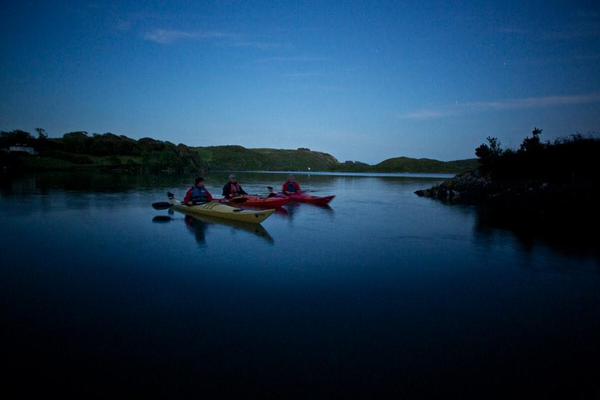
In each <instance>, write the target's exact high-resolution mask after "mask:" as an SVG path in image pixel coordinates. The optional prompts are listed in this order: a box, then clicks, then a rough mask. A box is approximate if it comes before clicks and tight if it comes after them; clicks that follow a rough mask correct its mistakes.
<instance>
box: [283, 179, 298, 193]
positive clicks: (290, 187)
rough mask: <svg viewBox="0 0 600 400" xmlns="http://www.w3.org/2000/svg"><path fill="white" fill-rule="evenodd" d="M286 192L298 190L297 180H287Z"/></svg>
mask: <svg viewBox="0 0 600 400" xmlns="http://www.w3.org/2000/svg"><path fill="white" fill-rule="evenodd" d="M285 185H286V192H290V193H296V192H297V191H298V184H297V183H296V182H286V183H285Z"/></svg>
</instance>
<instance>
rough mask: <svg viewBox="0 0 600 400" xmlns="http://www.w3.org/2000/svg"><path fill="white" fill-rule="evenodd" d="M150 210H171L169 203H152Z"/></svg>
mask: <svg viewBox="0 0 600 400" xmlns="http://www.w3.org/2000/svg"><path fill="white" fill-rule="evenodd" d="M152 208H154V209H155V210H167V209H169V208H171V203H169V202H167V201H158V202H156V203H152Z"/></svg>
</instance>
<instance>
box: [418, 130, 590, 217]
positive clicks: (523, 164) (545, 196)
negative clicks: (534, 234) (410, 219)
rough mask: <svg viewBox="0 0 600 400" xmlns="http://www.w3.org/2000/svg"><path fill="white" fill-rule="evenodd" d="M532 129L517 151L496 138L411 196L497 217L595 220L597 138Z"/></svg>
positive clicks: (488, 139)
mask: <svg viewBox="0 0 600 400" xmlns="http://www.w3.org/2000/svg"><path fill="white" fill-rule="evenodd" d="M541 134H542V130H541V129H537V128H535V129H534V130H533V132H532V135H531V136H530V137H526V138H525V139H524V140H523V142H522V144H521V146H520V147H519V149H517V150H513V149H503V148H502V146H501V143H500V142H499V141H498V139H497V138H494V137H488V138H487V143H485V144H482V145H481V146H479V147H478V148H477V149H476V150H475V153H476V155H477V157H478V160H479V167H478V168H477V169H475V170H473V171H470V172H467V173H464V174H461V175H458V176H456V177H455V178H453V179H450V180H448V181H446V182H443V183H442V184H440V185H437V186H434V187H432V188H430V189H425V190H419V191H417V192H416V193H417V195H419V196H425V197H432V198H436V199H439V200H442V201H446V202H451V203H463V204H465V203H466V204H477V205H481V206H483V208H482V209H484V210H486V212H485V217H486V218H490V215H493V216H494V217H493V218H494V219H497V220H498V221H502V222H507V221H512V222H517V223H520V224H526V225H527V224H530V223H532V222H535V223H536V224H535V225H543V226H547V225H551V226H550V227H552V228H556V227H557V226H558V227H560V226H566V224H571V223H575V224H578V223H583V222H588V223H589V222H590V221H598V220H600V212H599V211H598V208H597V204H596V203H597V199H598V196H599V195H600V177H599V176H598V162H599V161H598V160H600V138H597V137H591V136H588V137H585V136H582V135H572V136H570V137H567V138H561V139H557V140H555V141H553V142H549V141H547V142H543V141H542V140H541Z"/></svg>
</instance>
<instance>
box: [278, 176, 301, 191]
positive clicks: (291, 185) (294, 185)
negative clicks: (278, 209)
mask: <svg viewBox="0 0 600 400" xmlns="http://www.w3.org/2000/svg"><path fill="white" fill-rule="evenodd" d="M281 191H282V192H283V193H284V194H286V195H288V196H289V195H290V194H296V193H300V192H302V189H300V185H299V184H298V182H296V177H295V176H294V175H290V176H288V179H287V181H285V183H284V184H283V186H282V188H281Z"/></svg>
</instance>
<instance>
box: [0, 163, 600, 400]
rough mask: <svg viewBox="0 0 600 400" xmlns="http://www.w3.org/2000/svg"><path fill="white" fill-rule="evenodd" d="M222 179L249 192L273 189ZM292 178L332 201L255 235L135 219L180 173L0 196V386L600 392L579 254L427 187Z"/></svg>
mask: <svg viewBox="0 0 600 400" xmlns="http://www.w3.org/2000/svg"><path fill="white" fill-rule="evenodd" d="M238 176H239V177H240V178H241V180H242V183H244V184H245V188H246V190H247V191H248V192H251V193H252V192H260V193H263V192H265V186H266V185H273V186H278V185H279V183H280V182H281V180H282V176H281V175H277V174H259V173H252V174H250V173H248V174H239V175H238ZM300 178H301V183H302V184H303V185H304V186H305V187H306V188H310V189H311V190H314V191H315V193H316V194H323V195H326V194H336V195H337V197H336V199H335V200H334V201H333V203H332V204H331V208H320V207H315V206H311V205H305V204H302V205H298V206H288V207H286V209H285V210H284V211H282V212H280V213H278V214H275V215H273V216H272V217H271V218H269V219H268V220H267V221H265V223H263V227H262V228H248V227H239V226H232V225H224V224H219V223H206V222H202V221H195V220H187V221H186V219H185V217H184V216H183V215H180V214H174V215H171V216H170V217H171V218H170V219H168V218H166V220H167V221H164V220H165V218H162V219H161V218H159V220H162V221H163V222H156V221H157V218H154V217H156V216H163V217H168V216H169V214H168V213H167V212H166V211H155V210H153V209H152V208H151V207H150V204H151V203H152V202H154V201H162V200H165V195H164V193H165V192H167V191H173V192H175V193H177V194H179V195H180V197H181V196H182V195H183V193H184V190H185V188H186V186H187V185H188V181H190V180H191V177H184V178H179V179H174V178H160V179H159V178H146V179H139V178H134V177H118V176H110V175H104V176H100V175H94V176H85V175H78V176H67V175H44V176H42V177H37V178H33V177H31V178H20V179H15V180H12V181H9V182H4V183H3V184H2V186H1V189H0V190H1V192H0V194H1V196H0V221H1V225H0V235H1V236H0V237H1V238H2V243H1V245H0V265H1V268H0V299H1V302H0V304H1V305H2V314H1V315H2V317H1V318H2V347H3V354H4V355H5V356H4V357H3V361H4V363H5V366H8V367H9V368H10V370H11V373H10V374H9V375H5V377H4V378H5V380H6V382H9V383H14V384H15V385H16V386H18V387H19V388H20V390H24V391H27V390H28V389H31V388H36V387H37V386H39V385H45V386H44V387H47V388H61V389H62V390H63V393H64V392H68V391H77V392H79V393H86V392H87V393H100V394H102V395H112V394H115V393H120V394H123V393H129V394H136V393H149V392H150V393H152V394H155V395H156V394H158V395H162V396H164V397H180V396H183V395H184V394H187V395H189V394H193V395H196V396H198V397H199V396H201V395H204V394H207V393H210V394H218V395H220V397H223V396H225V395H230V394H232V392H235V393H236V394H238V395H243V396H244V397H256V396H259V395H260V396H259V397H261V398H264V397H269V396H273V397H281V395H286V396H288V397H289V396H297V397H309V398H314V397H334V398H344V397H351V396H361V397H369V396H377V395H381V394H384V393H388V394H389V393H395V394H396V395H398V394H400V395H408V396H409V397H423V396H426V395H437V394H448V393H450V394H461V395H472V396H481V397H494V396H496V395H499V394H507V393H508V394H513V395H518V396H521V395H525V394H529V395H531V396H534V397H536V398H541V397H545V396H551V395H557V394H563V395H567V394H568V395H570V396H571V397H575V398H578V397H581V398H589V397H594V396H599V395H600V384H599V382H600V372H599V371H600V368H598V361H597V360H598V359H599V356H600V339H599V337H600V261H599V260H600V258H599V257H598V254H597V249H586V248H576V247H575V248H573V247H571V246H562V245H561V241H560V240H559V241H558V243H552V242H547V241H543V240H539V241H538V240H537V239H535V238H526V239H524V238H523V236H522V235H518V234H515V233H513V232H511V231H508V230H500V229H496V228H494V227H491V226H486V225H485V223H483V222H482V221H481V220H480V219H479V217H478V214H477V212H476V210H475V209H474V208H469V207H456V206H445V205H443V204H440V203H438V202H435V201H431V200H428V199H422V198H419V197H417V196H415V195H414V194H413V192H414V191H415V190H417V189H420V188H424V187H429V186H431V185H433V184H435V183H437V182H439V180H440V179H441V178H437V179H436V178H433V179H432V178H431V177H428V178H426V177H414V176H411V177H398V176H396V177H385V176H374V177H369V176H340V175H336V176H320V175H319V176H315V175H312V176H301V177H300ZM222 181H223V176H219V175H214V176H211V177H210V179H209V180H208V185H207V186H208V187H209V189H210V190H211V191H212V192H213V193H218V192H220V190H219V188H220V186H221V182H222ZM117 388H118V390H119V391H118V392H115V390H117Z"/></svg>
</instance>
